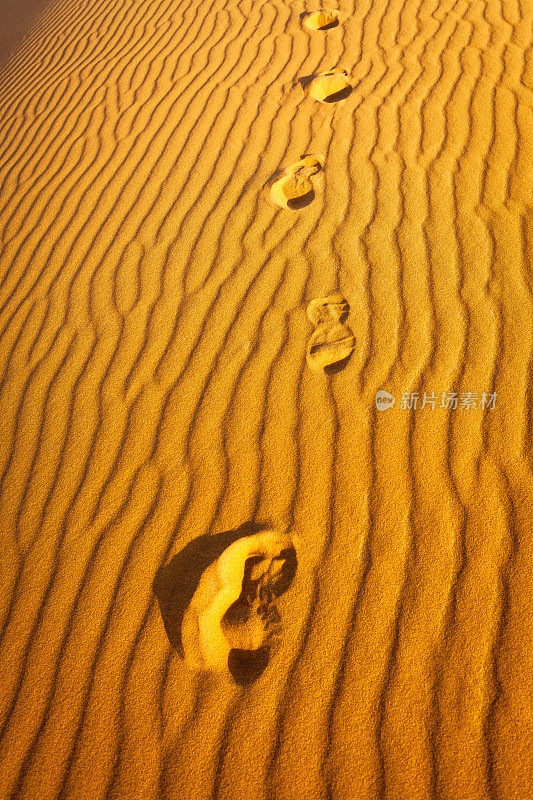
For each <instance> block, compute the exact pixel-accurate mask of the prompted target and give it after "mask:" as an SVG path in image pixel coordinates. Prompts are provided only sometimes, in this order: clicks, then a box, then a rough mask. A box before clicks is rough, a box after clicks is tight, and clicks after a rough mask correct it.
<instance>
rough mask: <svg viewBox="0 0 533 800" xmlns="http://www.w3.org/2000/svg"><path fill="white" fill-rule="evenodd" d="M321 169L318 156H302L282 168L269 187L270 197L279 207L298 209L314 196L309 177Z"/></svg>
mask: <svg viewBox="0 0 533 800" xmlns="http://www.w3.org/2000/svg"><path fill="white" fill-rule="evenodd" d="M321 169H322V161H321V159H319V158H318V156H302V157H301V158H300V160H299V161H296V162H295V163H294V164H291V166H290V167H287V168H286V169H285V170H284V175H283V176H282V177H281V178H279V179H278V180H277V181H276V182H275V183H273V184H272V186H271V188H270V197H271V199H272V200H273V201H274V203H276V205H278V206H280V207H281V208H288V209H293V210H294V209H298V208H303V207H304V206H306V205H308V204H309V203H310V202H311V201H312V200H313V199H314V196H315V189H314V186H313V182H312V181H311V177H312V176H313V175H315V174H316V173H317V172H320V170H321Z"/></svg>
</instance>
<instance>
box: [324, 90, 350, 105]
mask: <svg viewBox="0 0 533 800" xmlns="http://www.w3.org/2000/svg"><path fill="white" fill-rule="evenodd" d="M352 92H353V88H352V87H351V86H345V87H344V89H341V90H340V92H335V94H330V96H329V97H325V98H324V99H323V100H322V101H321V102H322V103H338V102H339V100H346V98H347V97H349V96H350V95H351V93H352Z"/></svg>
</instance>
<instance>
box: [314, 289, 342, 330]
mask: <svg viewBox="0 0 533 800" xmlns="http://www.w3.org/2000/svg"><path fill="white" fill-rule="evenodd" d="M349 311H350V306H349V303H348V301H347V300H346V298H345V297H343V295H342V294H341V293H340V292H335V294H330V295H329V296H328V297H318V298H316V299H315V300H311V302H310V303H309V305H308V306H307V319H308V320H309V322H310V323H311V324H312V325H315V326H316V325H322V324H323V323H327V322H331V323H334V322H344V321H345V320H346V318H347V316H348V312H349Z"/></svg>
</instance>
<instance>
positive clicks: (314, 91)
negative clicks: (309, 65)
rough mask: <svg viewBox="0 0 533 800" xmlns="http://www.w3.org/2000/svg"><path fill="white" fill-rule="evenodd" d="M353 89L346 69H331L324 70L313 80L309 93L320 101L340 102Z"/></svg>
mask: <svg viewBox="0 0 533 800" xmlns="http://www.w3.org/2000/svg"><path fill="white" fill-rule="evenodd" d="M351 91H352V85H351V83H350V81H349V79H348V73H347V71H346V70H345V69H337V68H335V69H330V70H328V72H322V73H320V75H317V76H316V77H315V78H313V80H312V81H311V84H310V88H309V94H310V96H311V97H312V98H313V100H318V101H319V102H320V103H338V102H339V100H344V98H345V97H348V95H349V94H350V92H351Z"/></svg>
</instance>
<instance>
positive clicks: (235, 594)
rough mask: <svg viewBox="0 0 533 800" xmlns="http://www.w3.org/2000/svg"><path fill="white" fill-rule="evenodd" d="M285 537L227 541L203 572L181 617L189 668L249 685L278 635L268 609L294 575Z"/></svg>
mask: <svg viewBox="0 0 533 800" xmlns="http://www.w3.org/2000/svg"><path fill="white" fill-rule="evenodd" d="M296 565H297V560H296V550H295V547H294V542H293V540H292V539H291V537H290V536H288V535H287V534H284V533H279V532H277V531H263V532H261V533H258V534H255V535H253V536H246V537H243V538H241V539H238V540H237V541H235V542H233V544H231V545H230V546H229V547H227V548H226V550H224V552H223V553H222V555H221V556H220V557H219V558H218V559H217V560H216V561H215V562H214V563H213V564H211V565H210V566H209V567H208V568H207V569H206V570H205V572H204V573H203V575H202V577H201V579H200V583H199V584H198V588H197V589H196V591H195V593H194V595H193V598H192V600H191V602H190V603H189V606H188V607H187V610H186V612H185V614H184V616H183V622H182V627H181V635H182V642H183V650H184V654H185V661H186V663H187V664H188V666H189V667H191V668H192V669H197V670H208V671H213V672H217V673H229V674H231V676H232V677H233V679H234V680H235V682H236V683H239V684H243V683H247V682H250V681H251V680H254V679H255V678H256V677H258V676H259V674H261V672H262V671H263V670H264V668H265V667H266V665H267V663H268V658H269V652H270V649H271V647H272V645H273V643H274V642H275V641H276V640H277V639H279V636H280V633H281V624H280V623H281V618H280V615H279V612H278V610H277V608H276V606H275V604H274V600H275V599H276V598H278V597H280V596H281V595H282V594H283V593H284V592H285V591H286V590H287V589H288V588H289V586H290V584H291V582H292V580H293V578H294V575H295V573H296Z"/></svg>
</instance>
